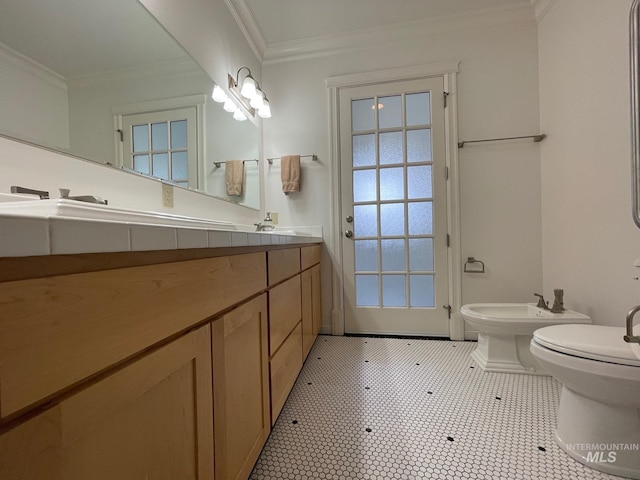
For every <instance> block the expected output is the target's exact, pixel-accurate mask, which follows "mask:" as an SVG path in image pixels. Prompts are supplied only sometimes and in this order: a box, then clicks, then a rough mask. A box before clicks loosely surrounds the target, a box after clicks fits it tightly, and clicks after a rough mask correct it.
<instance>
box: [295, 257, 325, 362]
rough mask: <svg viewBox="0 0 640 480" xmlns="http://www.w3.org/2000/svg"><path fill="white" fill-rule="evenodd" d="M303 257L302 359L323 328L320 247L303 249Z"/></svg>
mask: <svg viewBox="0 0 640 480" xmlns="http://www.w3.org/2000/svg"><path fill="white" fill-rule="evenodd" d="M300 250H301V252H300V257H301V268H302V270H303V271H302V273H301V286H302V357H303V360H304V359H306V358H307V356H308V355H309V352H310V351H311V347H312V346H313V342H315V339H316V337H317V336H318V333H320V329H321V328H322V300H321V295H322V292H321V289H322V285H321V278H320V253H321V250H320V246H319V245H313V246H311V247H303V248H301V249H300Z"/></svg>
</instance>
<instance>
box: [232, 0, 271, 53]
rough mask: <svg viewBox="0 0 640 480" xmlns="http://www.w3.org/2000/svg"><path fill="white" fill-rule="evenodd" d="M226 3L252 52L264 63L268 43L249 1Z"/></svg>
mask: <svg viewBox="0 0 640 480" xmlns="http://www.w3.org/2000/svg"><path fill="white" fill-rule="evenodd" d="M224 3H225V4H226V5H227V8H228V9H229V11H230V12H231V15H232V16H233V19H234V20H235V21H236V24H237V25H238V27H239V28H240V31H241V32H242V34H243V35H244V38H245V39H246V40H247V43H248V44H249V46H250V47H251V50H253V53H254V54H255V56H256V57H258V60H259V61H260V62H261V63H262V61H263V60H264V56H265V53H266V51H267V42H266V41H265V39H264V36H263V35H262V32H261V31H260V27H258V23H257V22H256V19H255V16H254V15H253V12H252V11H251V8H250V7H249V4H248V3H247V0H225V1H224Z"/></svg>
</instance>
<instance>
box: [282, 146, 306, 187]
mask: <svg viewBox="0 0 640 480" xmlns="http://www.w3.org/2000/svg"><path fill="white" fill-rule="evenodd" d="M300 173H301V172H300V155H286V156H284V157H282V158H280V178H281V179H282V191H283V192H284V193H285V195H286V194H289V193H291V192H299V191H300Z"/></svg>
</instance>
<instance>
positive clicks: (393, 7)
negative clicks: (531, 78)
mask: <svg viewBox="0 0 640 480" xmlns="http://www.w3.org/2000/svg"><path fill="white" fill-rule="evenodd" d="M535 1H537V0H534V2H535ZM234 3H235V4H236V5H238V4H239V3H242V4H244V5H242V6H243V7H246V8H245V11H246V12H248V13H249V14H250V16H251V17H252V20H253V22H255V26H256V27H257V33H259V35H260V36H261V37H262V40H263V42H264V43H263V44H264V45H265V46H266V47H270V46H273V45H277V44H282V43H287V42H296V41H308V40H310V39H318V38H322V37H336V36H349V35H354V34H357V33H360V32H363V31H372V30H375V29H384V28H389V27H395V26H398V25H400V24H405V23H415V22H420V21H427V20H433V19H438V18H443V17H455V16H470V15H474V14H480V13H485V12H488V11H495V10H501V9H512V8H521V7H525V6H526V7H529V8H533V7H532V6H531V5H532V3H533V2H532V0H234ZM245 21H246V20H245ZM253 33H254V35H255V33H256V31H255V29H254V32H253ZM260 43H262V42H260Z"/></svg>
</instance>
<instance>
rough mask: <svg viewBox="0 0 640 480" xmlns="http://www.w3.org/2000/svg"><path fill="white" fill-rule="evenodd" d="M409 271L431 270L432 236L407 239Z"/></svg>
mask: <svg viewBox="0 0 640 480" xmlns="http://www.w3.org/2000/svg"><path fill="white" fill-rule="evenodd" d="M409 271H411V272H415V271H423V272H425V271H426V272H432V271H433V238H410V239H409Z"/></svg>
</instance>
